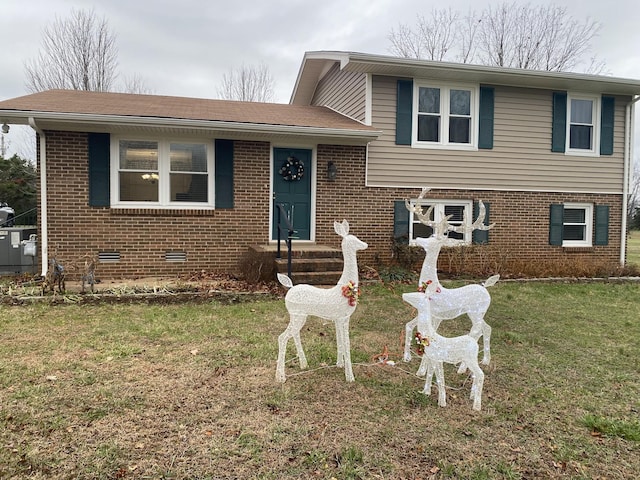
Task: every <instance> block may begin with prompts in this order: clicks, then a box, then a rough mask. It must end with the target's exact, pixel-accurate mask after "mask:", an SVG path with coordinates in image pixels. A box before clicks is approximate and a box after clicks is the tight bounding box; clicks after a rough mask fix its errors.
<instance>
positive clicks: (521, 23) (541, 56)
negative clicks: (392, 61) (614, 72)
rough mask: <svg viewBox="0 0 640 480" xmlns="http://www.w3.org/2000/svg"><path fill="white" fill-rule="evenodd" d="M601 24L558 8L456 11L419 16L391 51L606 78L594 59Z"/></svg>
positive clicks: (394, 38) (396, 36)
mask: <svg viewBox="0 0 640 480" xmlns="http://www.w3.org/2000/svg"><path fill="white" fill-rule="evenodd" d="M599 31H600V24H599V23H598V22H596V21H593V20H591V19H590V18H586V19H585V20H584V21H579V20H576V19H574V18H573V17H571V16H570V15H568V14H567V9H566V8H564V7H558V6H553V5H546V6H532V5H531V4H526V5H518V4H517V3H516V2H513V3H507V2H505V3H502V4H500V5H498V6H497V7H491V6H489V7H487V8H485V9H484V10H483V11H482V12H481V13H480V14H476V13H475V12H473V11H470V12H469V13H468V14H467V15H465V16H461V15H460V14H458V13H456V12H452V11H451V9H441V10H434V11H433V12H432V14H431V16H430V17H429V18H425V17H422V16H420V15H418V16H417V21H416V26H415V28H411V27H408V26H407V25H400V26H399V27H398V29H397V30H393V29H392V30H391V33H390V34H389V36H388V38H389V40H390V42H391V47H390V51H391V52H392V53H394V54H396V55H399V56H402V57H409V58H419V59H427V60H448V59H452V60H457V61H461V62H463V63H479V64H482V65H493V66H499V67H512V68H524V69H536V70H548V71H568V70H575V69H577V68H578V67H580V66H582V67H584V69H585V70H586V71H588V72H589V73H601V72H602V70H603V69H604V62H602V61H599V60H598V59H596V58H595V57H589V56H588V54H589V52H590V51H591V48H592V46H591V42H592V41H593V40H594V38H595V37H596V36H597V35H598V32H599Z"/></svg>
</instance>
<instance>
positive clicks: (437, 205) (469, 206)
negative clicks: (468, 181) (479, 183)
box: [409, 199, 473, 245]
mask: <svg viewBox="0 0 640 480" xmlns="http://www.w3.org/2000/svg"><path fill="white" fill-rule="evenodd" d="M411 205H413V206H416V205H421V206H427V205H434V208H433V219H434V221H436V222H439V221H440V220H442V218H444V210H445V207H449V206H453V207H464V214H463V219H466V218H472V216H473V202H472V201H467V200H442V199H437V200H436V199H422V200H418V199H414V200H411ZM419 223H420V220H418V219H417V218H416V216H415V214H414V213H413V212H409V245H416V239H415V237H414V234H413V226H414V225H416V224H419ZM452 223H453V222H452ZM472 240H473V234H472V233H471V232H465V233H463V238H462V241H463V242H464V243H465V244H466V245H469V244H471V241H472Z"/></svg>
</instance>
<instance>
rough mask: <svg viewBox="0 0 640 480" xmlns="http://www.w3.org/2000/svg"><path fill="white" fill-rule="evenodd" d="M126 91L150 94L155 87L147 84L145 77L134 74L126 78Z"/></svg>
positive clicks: (124, 84) (124, 83)
mask: <svg viewBox="0 0 640 480" xmlns="http://www.w3.org/2000/svg"><path fill="white" fill-rule="evenodd" d="M123 86H124V92H126V93H138V94H146V95H150V94H152V93H153V89H152V88H150V87H149V86H148V85H147V82H145V80H144V78H142V77H141V76H140V75H138V74H133V75H131V76H128V77H126V78H125V79H124V82H123Z"/></svg>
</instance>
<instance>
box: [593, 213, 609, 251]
mask: <svg viewBox="0 0 640 480" xmlns="http://www.w3.org/2000/svg"><path fill="white" fill-rule="evenodd" d="M594 243H595V244H596V245H608V244H609V205H596V221H595V239H594Z"/></svg>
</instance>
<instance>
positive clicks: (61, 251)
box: [46, 132, 271, 278]
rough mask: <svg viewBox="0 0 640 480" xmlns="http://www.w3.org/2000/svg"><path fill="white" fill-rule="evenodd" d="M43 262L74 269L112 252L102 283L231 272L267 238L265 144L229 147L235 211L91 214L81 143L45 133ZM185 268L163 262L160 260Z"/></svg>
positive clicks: (79, 138)
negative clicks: (46, 257) (177, 255)
mask: <svg viewBox="0 0 640 480" xmlns="http://www.w3.org/2000/svg"><path fill="white" fill-rule="evenodd" d="M46 136H47V182H48V185H47V187H48V188H47V195H48V198H47V200H48V205H49V208H48V215H49V222H48V225H49V254H50V255H55V256H56V257H57V258H58V260H59V261H60V262H61V263H63V264H66V265H68V264H74V263H76V262H77V260H78V259H79V258H80V257H82V256H83V255H85V254H86V253H90V254H94V253H98V252H118V253H119V254H120V261H119V262H117V263H101V264H100V267H99V272H100V276H101V277H102V278H137V277H141V276H150V275H177V274H184V273H189V272H194V271H199V270H203V269H204V270H207V271H214V270H215V271H235V270H237V265H238V259H239V257H240V256H241V255H242V254H244V253H245V252H246V250H247V247H248V245H249V244H251V243H266V242H267V241H268V232H269V223H268V222H269V202H270V198H271V196H270V193H269V159H270V154H269V149H270V145H269V143H265V142H236V145H235V171H234V175H235V191H234V194H235V199H234V202H235V208H234V209H229V210H224V209H219V210H215V211H185V210H177V209H176V210H161V209H122V210H121V209H118V210H115V209H114V210H111V209H109V208H95V207H89V205H88V163H87V135H86V134H84V133H72V132H47V133H46ZM173 251H178V252H185V253H186V262H167V261H166V260H165V253H166V252H173Z"/></svg>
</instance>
